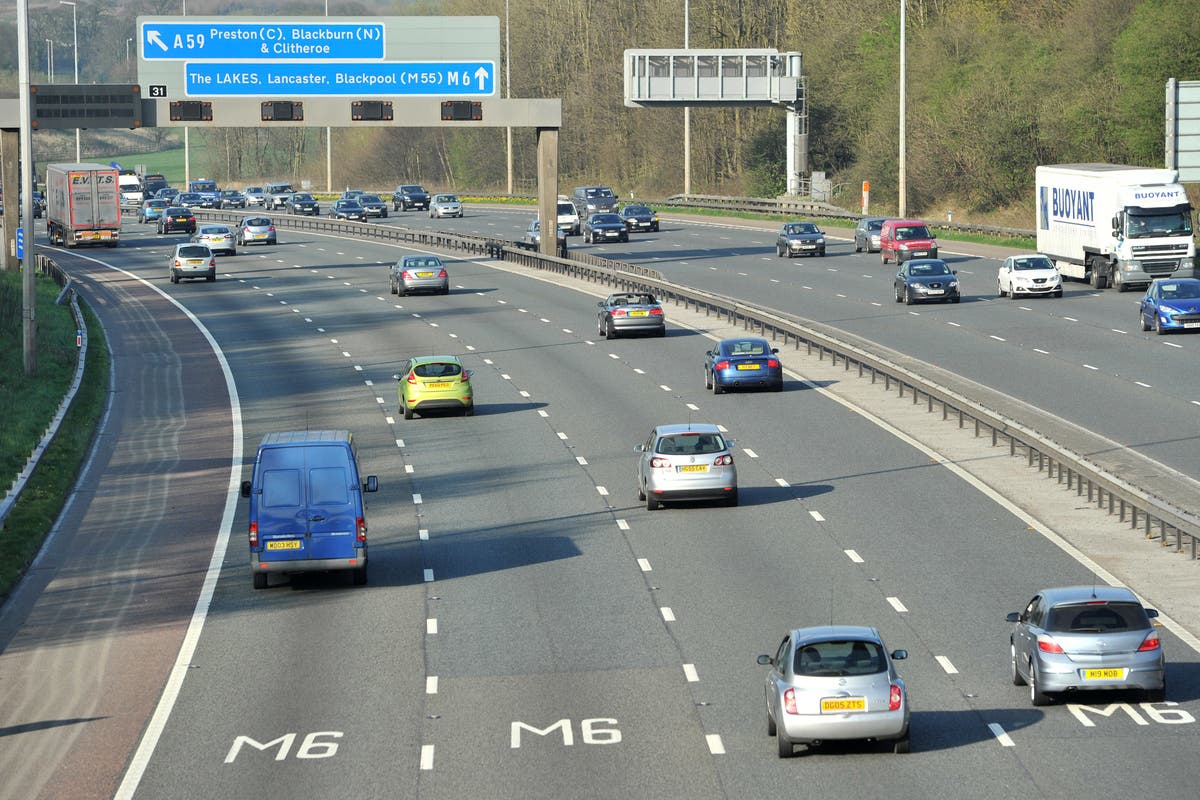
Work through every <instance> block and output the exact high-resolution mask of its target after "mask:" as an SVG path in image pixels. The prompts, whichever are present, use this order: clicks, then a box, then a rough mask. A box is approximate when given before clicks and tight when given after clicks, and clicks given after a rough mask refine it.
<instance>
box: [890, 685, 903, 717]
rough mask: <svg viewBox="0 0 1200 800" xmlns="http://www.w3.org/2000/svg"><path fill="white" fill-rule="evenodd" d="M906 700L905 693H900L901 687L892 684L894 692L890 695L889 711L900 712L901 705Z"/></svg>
mask: <svg viewBox="0 0 1200 800" xmlns="http://www.w3.org/2000/svg"><path fill="white" fill-rule="evenodd" d="M903 700H904V692H902V691H900V687H899V686H898V685H896V684H894V683H893V684H892V690H891V691H890V692H889V693H888V711H899V710H900V703H901V702H902V701H903Z"/></svg>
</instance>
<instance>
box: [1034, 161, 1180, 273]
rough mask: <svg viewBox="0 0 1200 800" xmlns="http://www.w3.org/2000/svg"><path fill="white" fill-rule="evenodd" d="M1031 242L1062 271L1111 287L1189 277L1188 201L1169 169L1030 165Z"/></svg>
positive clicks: (1088, 165)
mask: <svg viewBox="0 0 1200 800" xmlns="http://www.w3.org/2000/svg"><path fill="white" fill-rule="evenodd" d="M1036 178H1037V249H1038V252H1040V253H1043V254H1045V255H1047V256H1049V257H1050V258H1051V259H1053V260H1054V262H1055V264H1056V265H1057V266H1058V269H1059V271H1060V272H1061V273H1062V274H1063V276H1064V277H1069V278H1078V279H1080V280H1089V281H1090V282H1091V284H1092V286H1094V287H1096V288H1097V289H1103V288H1104V287H1105V286H1108V285H1110V284H1111V285H1112V286H1113V287H1115V288H1116V289H1117V290H1118V291H1122V292H1123V291H1125V290H1126V289H1129V288H1131V287H1133V286H1145V285H1147V284H1149V283H1150V281H1152V280H1154V279H1155V278H1192V277H1196V244H1195V241H1194V239H1193V238H1192V206H1191V204H1190V203H1189V202H1188V198H1187V193H1186V192H1184V190H1183V187H1182V186H1180V185H1179V183H1177V180H1178V173H1176V171H1175V170H1173V169H1152V168H1147V167H1129V166H1122V165H1119V164H1058V165H1054V166H1042V167H1038V168H1037V172H1036Z"/></svg>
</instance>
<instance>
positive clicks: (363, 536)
mask: <svg viewBox="0 0 1200 800" xmlns="http://www.w3.org/2000/svg"><path fill="white" fill-rule="evenodd" d="M354 530H356V531H358V540H359V541H360V542H365V541H366V540H367V518H366V517H355V518H354Z"/></svg>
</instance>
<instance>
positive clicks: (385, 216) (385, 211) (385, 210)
mask: <svg viewBox="0 0 1200 800" xmlns="http://www.w3.org/2000/svg"><path fill="white" fill-rule="evenodd" d="M383 218H384V219H387V209H386V208H385V209H384V210H383Z"/></svg>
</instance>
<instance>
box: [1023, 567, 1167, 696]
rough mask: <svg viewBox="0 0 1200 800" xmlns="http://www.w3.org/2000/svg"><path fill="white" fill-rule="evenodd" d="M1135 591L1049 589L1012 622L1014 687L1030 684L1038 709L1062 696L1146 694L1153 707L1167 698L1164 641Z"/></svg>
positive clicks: (1035, 597) (1113, 588)
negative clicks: (1118, 692)
mask: <svg viewBox="0 0 1200 800" xmlns="http://www.w3.org/2000/svg"><path fill="white" fill-rule="evenodd" d="M1157 616H1158V612H1157V611H1155V610H1154V609H1153V608H1144V607H1143V606H1142V604H1141V603H1140V602H1139V601H1138V599H1137V596H1136V595H1134V593H1133V592H1131V591H1129V590H1128V589H1126V588H1124V587H1118V586H1067V587H1063V588H1058V589H1043V590H1042V591H1041V592H1038V593H1037V594H1036V595H1034V598H1033V599H1032V600H1030V601H1029V604H1028V605H1027V606H1025V610H1024V611H1021V612H1015V611H1014V612H1013V613H1011V614H1009V615H1008V617H1007V619H1008V621H1009V622H1011V623H1013V628H1012V633H1011V634H1010V635H1009V653H1010V659H1011V667H1010V669H1011V672H1012V682H1013V684H1014V685H1016V686H1025V685H1026V684H1028V685H1029V701H1030V702H1031V703H1032V704H1033V705H1035V706H1044V705H1048V704H1049V703H1051V702H1052V701H1053V699H1054V695H1055V694H1056V693H1058V692H1077V691H1091V690H1096V689H1140V690H1142V692H1144V693H1145V696H1146V699H1147V700H1148V701H1150V702H1152V703H1155V702H1162V701H1163V700H1165V699H1166V694H1167V679H1166V672H1165V670H1164V663H1163V651H1162V643H1161V642H1160V641H1159V637H1158V630H1157V629H1156V628H1155V626H1154V623H1152V622H1151V621H1150V620H1151V619H1153V618H1154V617H1157Z"/></svg>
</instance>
